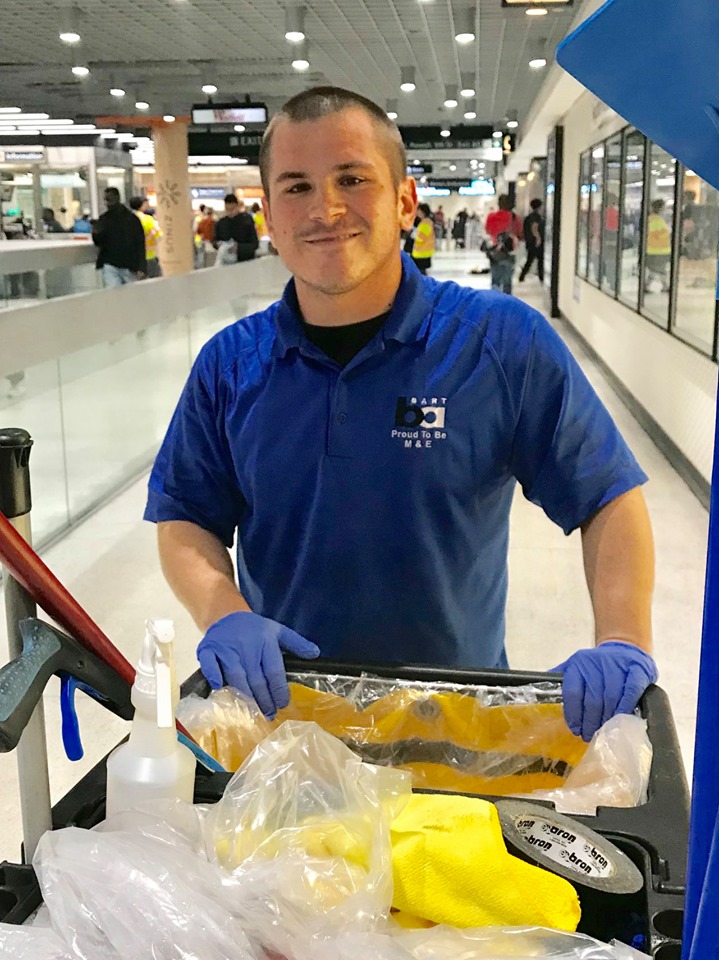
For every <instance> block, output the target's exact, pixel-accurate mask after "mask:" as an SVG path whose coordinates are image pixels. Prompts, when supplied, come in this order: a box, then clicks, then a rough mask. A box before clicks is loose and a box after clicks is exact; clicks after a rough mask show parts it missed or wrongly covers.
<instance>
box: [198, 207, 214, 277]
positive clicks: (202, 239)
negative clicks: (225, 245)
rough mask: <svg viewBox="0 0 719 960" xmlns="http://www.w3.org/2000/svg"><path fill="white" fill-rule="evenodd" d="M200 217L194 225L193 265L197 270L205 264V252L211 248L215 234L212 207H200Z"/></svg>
mask: <svg viewBox="0 0 719 960" xmlns="http://www.w3.org/2000/svg"><path fill="white" fill-rule="evenodd" d="M202 210H203V213H202V217H201V218H200V219H199V220H198V221H197V223H196V226H195V267H196V268H197V269H198V270H199V269H201V268H202V267H204V266H206V265H207V254H208V253H209V252H210V251H211V250H212V249H213V247H212V238H213V236H214V234H215V212H214V210H213V209H212V207H206V206H204V205H203V207H202Z"/></svg>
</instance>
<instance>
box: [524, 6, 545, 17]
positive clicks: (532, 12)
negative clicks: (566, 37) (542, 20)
mask: <svg viewBox="0 0 719 960" xmlns="http://www.w3.org/2000/svg"><path fill="white" fill-rule="evenodd" d="M524 12H525V13H526V14H527V16H528V17H546V16H547V8H546V7H529V8H528V9H527V10H525V11H524Z"/></svg>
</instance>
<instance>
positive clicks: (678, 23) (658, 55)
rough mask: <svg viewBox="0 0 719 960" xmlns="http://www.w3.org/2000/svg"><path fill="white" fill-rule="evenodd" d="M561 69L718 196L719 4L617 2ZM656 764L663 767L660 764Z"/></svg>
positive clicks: (710, 588)
mask: <svg viewBox="0 0 719 960" xmlns="http://www.w3.org/2000/svg"><path fill="white" fill-rule="evenodd" d="M557 62H558V63H559V64H560V66H562V67H563V68H564V69H565V70H566V71H567V72H568V73H571V74H572V76H574V77H576V79H577V80H579V82H580V83H582V84H584V86H586V87H587V88H588V89H589V90H591V91H592V93H594V94H596V96H597V97H599V98H600V100H603V101H604V102H605V103H606V104H607V105H608V106H609V107H611V108H612V109H613V110H615V111H616V112H617V113H618V114H620V116H622V117H624V118H625V119H626V120H627V121H628V122H629V123H633V124H634V125H635V126H636V127H637V128H638V129H639V130H641V131H642V133H644V134H646V136H647V137H649V138H650V139H651V140H653V141H654V142H655V143H658V144H659V145H660V146H661V147H663V148H664V149H665V150H666V151H667V152H668V153H670V154H671V155H672V156H674V157H676V158H677V159H678V160H681V162H682V163H684V164H685V165H686V166H687V167H689V168H690V169H692V170H694V172H695V173H697V174H699V176H700V177H702V178H703V179H704V180H706V181H707V182H708V183H710V184H712V186H714V187H716V188H717V189H719V0H609V2H608V3H606V4H605V5H604V6H603V7H601V9H599V10H598V11H597V12H596V13H595V14H594V15H593V16H591V17H589V19H588V20H586V21H585V22H584V23H583V24H581V26H579V27H578V28H577V29H576V30H575V31H574V32H573V33H572V34H570V36H568V37H567V38H566V39H565V40H564V41H563V42H562V43H561V44H560V45H559V47H558V49H557ZM717 691H719V436H718V437H717V441H716V443H715V446H714V470H713V483H712V497H711V514H710V524H709V549H708V555H707V580H706V592H705V603H704V629H703V637H702V658H701V675H700V681H699V709H698V716H697V739H696V752H695V761H694V789H693V797H692V818H691V833H690V842H689V865H688V885H687V898H686V913H685V926H684V944H683V949H682V957H683V958H684V960H708V958H710V957H719V760H718V759H717V750H716V747H715V743H714V741H715V739H716V734H717V731H718V730H719V694H718V693H717ZM655 762H657V763H661V757H657V758H656V760H655Z"/></svg>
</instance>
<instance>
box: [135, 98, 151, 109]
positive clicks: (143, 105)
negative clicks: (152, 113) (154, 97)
mask: <svg viewBox="0 0 719 960" xmlns="http://www.w3.org/2000/svg"><path fill="white" fill-rule="evenodd" d="M135 109H136V110H149V109H150V104H149V103H148V102H147V100H136V101H135Z"/></svg>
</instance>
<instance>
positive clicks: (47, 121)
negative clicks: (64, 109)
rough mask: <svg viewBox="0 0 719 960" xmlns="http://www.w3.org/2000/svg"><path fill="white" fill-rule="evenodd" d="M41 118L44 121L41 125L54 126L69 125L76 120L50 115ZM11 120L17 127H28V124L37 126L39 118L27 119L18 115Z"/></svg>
mask: <svg viewBox="0 0 719 960" xmlns="http://www.w3.org/2000/svg"><path fill="white" fill-rule="evenodd" d="M39 120H40V121H42V122H41V123H40V126H41V127H53V126H60V127H69V126H71V125H72V124H73V123H74V122H75V121H74V120H70V119H67V118H66V119H64V120H50V119H49V117H40V118H39ZM9 122H12V123H13V124H14V125H15V126H16V127H27V126H30V127H36V126H37V125H38V120H25V119H20V118H16V117H13V118H12V121H9Z"/></svg>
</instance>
